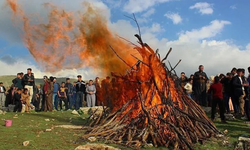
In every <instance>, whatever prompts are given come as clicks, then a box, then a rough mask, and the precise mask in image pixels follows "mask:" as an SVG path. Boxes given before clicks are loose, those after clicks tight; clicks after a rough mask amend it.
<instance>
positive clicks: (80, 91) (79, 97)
mask: <svg viewBox="0 0 250 150" xmlns="http://www.w3.org/2000/svg"><path fill="white" fill-rule="evenodd" d="M77 78H78V80H77V82H76V108H75V109H76V110H78V109H79V108H80V107H82V104H83V99H84V98H85V91H86V83H85V82H84V81H83V80H82V76H81V75H78V76H77Z"/></svg>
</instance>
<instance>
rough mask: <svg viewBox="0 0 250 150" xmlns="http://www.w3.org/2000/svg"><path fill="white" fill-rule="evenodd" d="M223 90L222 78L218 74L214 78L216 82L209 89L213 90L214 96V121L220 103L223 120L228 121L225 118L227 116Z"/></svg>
mask: <svg viewBox="0 0 250 150" xmlns="http://www.w3.org/2000/svg"><path fill="white" fill-rule="evenodd" d="M222 90H223V86H222V84H221V83H220V78H219V77H218V76H216V77H215V78H214V84H212V85H211V86H210V89H209V90H208V92H209V93H210V92H212V97H213V99H212V114H211V119H212V121H214V118H215V113H216V106H217V104H218V105H219V109H220V118H221V122H222V123H227V122H226V120H225V116H224V111H225V107H224V101H223V93H222Z"/></svg>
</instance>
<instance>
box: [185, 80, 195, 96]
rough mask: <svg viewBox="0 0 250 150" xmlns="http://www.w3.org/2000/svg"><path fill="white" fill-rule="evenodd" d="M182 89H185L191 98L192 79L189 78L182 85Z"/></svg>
mask: <svg viewBox="0 0 250 150" xmlns="http://www.w3.org/2000/svg"><path fill="white" fill-rule="evenodd" d="M184 89H185V90H186V93H187V95H188V96H189V97H190V98H192V93H193V79H191V78H190V79H189V80H188V82H187V83H186V85H185V86H184Z"/></svg>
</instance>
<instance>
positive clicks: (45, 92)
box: [41, 76, 49, 111]
mask: <svg viewBox="0 0 250 150" xmlns="http://www.w3.org/2000/svg"><path fill="white" fill-rule="evenodd" d="M43 81H44V84H43V95H42V106H41V111H44V105H45V99H46V95H47V93H48V88H49V81H48V77H47V76H43Z"/></svg>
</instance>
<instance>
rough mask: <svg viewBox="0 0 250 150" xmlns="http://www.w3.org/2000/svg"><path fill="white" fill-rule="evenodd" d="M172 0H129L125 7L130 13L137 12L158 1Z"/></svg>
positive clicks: (166, 0)
mask: <svg viewBox="0 0 250 150" xmlns="http://www.w3.org/2000/svg"><path fill="white" fill-rule="evenodd" d="M168 1H170V0H129V1H128V2H127V3H126V4H125V5H124V7H123V9H124V11H126V12H128V13H137V12H142V11H145V10H147V9H148V8H150V7H152V6H154V5H155V4H158V3H165V2H168Z"/></svg>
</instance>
